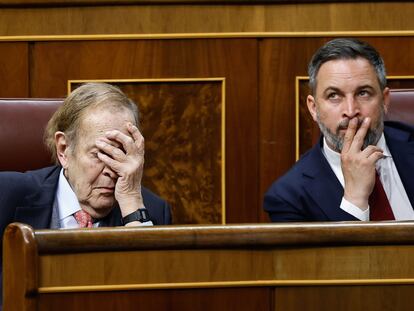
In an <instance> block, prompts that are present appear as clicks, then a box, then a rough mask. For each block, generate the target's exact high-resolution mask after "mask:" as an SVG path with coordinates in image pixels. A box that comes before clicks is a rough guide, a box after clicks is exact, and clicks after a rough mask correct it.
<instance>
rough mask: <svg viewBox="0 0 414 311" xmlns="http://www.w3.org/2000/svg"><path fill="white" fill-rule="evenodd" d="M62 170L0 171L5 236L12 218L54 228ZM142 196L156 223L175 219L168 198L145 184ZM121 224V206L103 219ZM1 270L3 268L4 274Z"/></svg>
mask: <svg viewBox="0 0 414 311" xmlns="http://www.w3.org/2000/svg"><path fill="white" fill-rule="evenodd" d="M60 170H61V167H60V166H52V167H47V168H43V169H40V170H36V171H29V172H26V173H18V172H0V232H1V236H3V232H4V230H5V228H6V226H7V225H8V224H10V223H12V222H22V223H26V224H29V225H31V226H32V227H33V228H35V229H47V228H50V223H51V217H52V209H53V202H54V200H55V195H56V188H57V185H58V180H59V173H60ZM142 196H143V199H144V205H145V207H146V208H147V209H148V213H149V215H150V218H151V220H152V222H153V223H154V225H166V224H170V223H171V211H170V207H169V206H168V204H167V203H166V202H165V201H164V200H162V199H161V198H159V197H158V196H156V195H155V194H153V193H152V192H151V191H149V190H148V189H146V188H142ZM121 225H122V223H121V211H120V209H119V207H118V206H116V207H114V209H113V210H112V211H111V213H110V214H109V215H108V216H107V217H105V218H104V219H102V220H101V221H100V226H108V227H113V226H121ZM1 245H3V243H1ZM2 253H3V252H2V250H1V254H2ZM1 274H2V273H1V270H0V277H1ZM0 280H1V279H0ZM0 284H1V283H0ZM0 290H1V286H0ZM0 297H1V292H0ZM0 306H1V300H0Z"/></svg>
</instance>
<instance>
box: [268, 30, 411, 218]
mask: <svg viewBox="0 0 414 311" xmlns="http://www.w3.org/2000/svg"><path fill="white" fill-rule="evenodd" d="M308 73H309V86H310V90H311V92H312V95H308V97H307V106H308V110H309V112H310V114H311V116H312V118H313V120H314V121H315V122H317V123H318V125H319V128H320V130H321V132H322V136H321V138H320V140H319V142H318V143H317V144H316V145H315V146H314V147H313V148H312V149H311V150H310V151H308V152H307V153H306V154H305V155H303V156H302V157H301V159H300V160H299V161H298V162H297V163H296V164H295V165H294V167H293V168H292V169H291V170H290V171H289V172H288V173H287V174H285V175H284V176H282V177H281V178H280V179H279V180H277V181H276V182H274V183H273V184H272V185H271V187H270V189H269V190H268V192H267V193H266V194H265V197H264V209H265V211H266V212H268V214H269V216H270V218H271V220H272V221H274V222H276V221H345V220H362V221H369V220H412V219H414V210H413V206H414V175H413V173H414V128H413V127H411V126H409V125H405V124H402V123H398V122H385V123H384V115H385V114H386V113H387V110H388V107H389V93H390V91H389V88H388V87H387V86H386V85H387V81H386V71H385V65H384V62H383V60H382V58H381V56H380V55H379V53H378V52H377V51H376V50H375V49H374V48H373V47H372V46H370V45H369V44H368V43H366V42H362V41H359V40H356V39H342V38H338V39H334V40H332V41H329V42H328V43H326V44H325V45H324V46H323V47H321V48H320V49H319V50H318V51H317V52H316V53H315V54H314V56H313V57H312V59H311V61H310V63H309V67H308Z"/></svg>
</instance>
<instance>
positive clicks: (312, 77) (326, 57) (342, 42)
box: [308, 38, 387, 94]
mask: <svg viewBox="0 0 414 311" xmlns="http://www.w3.org/2000/svg"><path fill="white" fill-rule="evenodd" d="M359 57H361V58H364V59H366V60H367V61H369V63H370V64H371V65H372V66H373V67H374V70H375V73H376V75H377V78H378V82H379V85H380V87H381V90H384V89H385V87H386V86H387V74H386V70H385V65H384V61H383V59H382V57H381V55H380V54H379V53H378V51H377V50H376V49H375V48H374V47H372V46H371V45H369V44H368V43H367V42H364V41H360V40H358V39H352V38H337V39H333V40H331V41H329V42H327V43H326V44H325V45H324V46H322V47H321V48H320V49H319V50H317V51H316V53H315V54H314V55H313V56H312V59H311V61H310V62H309V66H308V75H309V88H310V90H311V91H312V94H315V90H316V83H317V81H316V76H317V74H318V72H319V69H320V67H321V66H322V64H324V63H326V62H327V61H330V60H338V59H356V58H359Z"/></svg>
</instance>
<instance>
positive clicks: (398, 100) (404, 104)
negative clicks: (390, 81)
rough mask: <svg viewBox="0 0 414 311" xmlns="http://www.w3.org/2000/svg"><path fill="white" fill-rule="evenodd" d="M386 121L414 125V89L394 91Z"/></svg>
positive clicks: (391, 95) (391, 94) (391, 93)
mask: <svg viewBox="0 0 414 311" xmlns="http://www.w3.org/2000/svg"><path fill="white" fill-rule="evenodd" d="M390 102H391V103H390V107H389V109H388V113H387V115H386V120H392V121H400V122H404V123H407V124H411V125H414V89H392V90H391V92H390Z"/></svg>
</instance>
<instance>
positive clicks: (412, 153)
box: [385, 132, 414, 208]
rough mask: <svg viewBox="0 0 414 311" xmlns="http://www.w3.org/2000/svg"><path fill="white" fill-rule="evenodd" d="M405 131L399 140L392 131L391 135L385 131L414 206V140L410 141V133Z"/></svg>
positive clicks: (389, 146) (399, 172)
mask: <svg viewBox="0 0 414 311" xmlns="http://www.w3.org/2000/svg"><path fill="white" fill-rule="evenodd" d="M403 133H404V135H401V136H400V139H398V140H397V139H395V136H394V135H392V133H391V135H390V133H388V132H385V138H386V142H387V145H388V148H389V149H390V152H391V154H392V157H393V160H394V163H395V166H396V168H397V171H398V174H399V175H400V178H401V181H402V183H403V185H404V188H405V191H406V193H407V196H408V199H409V200H410V203H411V206H412V207H413V208H414V178H413V174H414V141H409V134H408V133H406V132H403Z"/></svg>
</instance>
